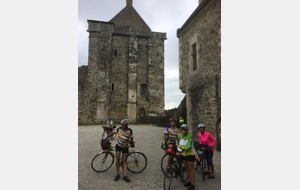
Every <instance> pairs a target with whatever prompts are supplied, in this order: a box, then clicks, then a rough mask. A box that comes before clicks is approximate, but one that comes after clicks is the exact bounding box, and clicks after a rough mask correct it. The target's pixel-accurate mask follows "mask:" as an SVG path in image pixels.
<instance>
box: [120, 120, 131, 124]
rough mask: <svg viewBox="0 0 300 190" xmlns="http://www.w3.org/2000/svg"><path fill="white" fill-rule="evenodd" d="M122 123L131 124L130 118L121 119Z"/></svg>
mask: <svg viewBox="0 0 300 190" xmlns="http://www.w3.org/2000/svg"><path fill="white" fill-rule="evenodd" d="M121 124H125V125H128V124H129V120H128V119H123V120H122V121H121Z"/></svg>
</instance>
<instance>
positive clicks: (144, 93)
mask: <svg viewBox="0 0 300 190" xmlns="http://www.w3.org/2000/svg"><path fill="white" fill-rule="evenodd" d="M141 96H148V88H147V84H142V85H141Z"/></svg>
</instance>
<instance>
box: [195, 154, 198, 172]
mask: <svg viewBox="0 0 300 190" xmlns="http://www.w3.org/2000/svg"><path fill="white" fill-rule="evenodd" d="M198 158H199V155H198V153H196V154H195V160H194V170H197V169H198V166H199V161H198Z"/></svg>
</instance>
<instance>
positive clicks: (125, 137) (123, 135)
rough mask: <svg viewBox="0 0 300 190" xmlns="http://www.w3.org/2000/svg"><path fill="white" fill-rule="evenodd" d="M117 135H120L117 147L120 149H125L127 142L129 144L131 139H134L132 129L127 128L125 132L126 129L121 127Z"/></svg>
mask: <svg viewBox="0 0 300 190" xmlns="http://www.w3.org/2000/svg"><path fill="white" fill-rule="evenodd" d="M117 134H118V140H117V145H118V146H120V147H123V146H124V144H125V143H126V142H128V141H129V140H130V139H132V138H133V133H132V129H130V128H127V130H124V129H122V127H119V128H118V129H117ZM127 147H128V146H127Z"/></svg>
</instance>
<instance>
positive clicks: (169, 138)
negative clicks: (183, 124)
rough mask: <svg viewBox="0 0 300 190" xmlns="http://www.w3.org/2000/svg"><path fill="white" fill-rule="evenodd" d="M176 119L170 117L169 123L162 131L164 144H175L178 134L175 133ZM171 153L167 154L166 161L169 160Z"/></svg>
mask: <svg viewBox="0 0 300 190" xmlns="http://www.w3.org/2000/svg"><path fill="white" fill-rule="evenodd" d="M175 122H176V119H175V118H170V125H169V126H168V127H167V128H166V130H165V132H164V140H165V142H164V143H165V145H166V146H168V144H172V145H173V146H176V139H177V142H178V135H177V128H176V126H175ZM170 158H171V155H169V156H168V163H169V161H170Z"/></svg>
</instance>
